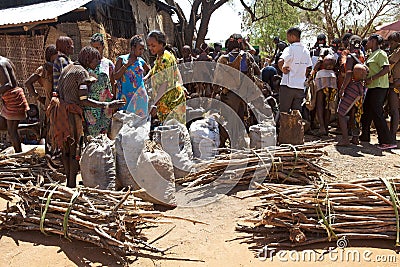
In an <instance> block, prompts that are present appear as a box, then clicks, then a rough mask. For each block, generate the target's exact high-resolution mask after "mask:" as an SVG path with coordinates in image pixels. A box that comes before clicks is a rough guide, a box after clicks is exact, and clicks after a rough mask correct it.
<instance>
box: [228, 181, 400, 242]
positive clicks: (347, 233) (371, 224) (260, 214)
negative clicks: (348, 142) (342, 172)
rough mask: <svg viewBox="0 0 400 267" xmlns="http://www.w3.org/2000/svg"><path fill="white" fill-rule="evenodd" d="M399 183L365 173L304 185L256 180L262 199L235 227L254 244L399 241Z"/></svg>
mask: <svg viewBox="0 0 400 267" xmlns="http://www.w3.org/2000/svg"><path fill="white" fill-rule="evenodd" d="M399 182H400V178H396V179H384V178H381V179H379V178H368V179H363V180H356V181H352V182H338V183H322V184H320V185H307V186H301V185H284V184H281V185H278V184H264V185H260V184H258V186H259V188H261V189H262V191H261V192H260V195H261V200H262V202H261V204H258V205H257V206H256V207H255V209H256V211H255V213H254V214H253V216H251V217H249V218H247V219H242V220H241V221H240V222H239V223H238V224H237V227H236V230H238V231H241V232H247V233H251V234H252V235H251V237H249V240H248V241H249V242H250V243H254V247H259V246H265V245H267V246H268V247H270V248H290V247H298V246H303V245H309V244H315V243H322V242H329V241H337V240H339V241H341V240H346V239H349V240H351V239H353V240H362V239H389V240H391V239H395V240H396V246H399V245H400V238H399V234H400V227H399V209H400V201H399V194H400V183H399ZM337 244H338V246H340V244H339V242H338V243H337Z"/></svg>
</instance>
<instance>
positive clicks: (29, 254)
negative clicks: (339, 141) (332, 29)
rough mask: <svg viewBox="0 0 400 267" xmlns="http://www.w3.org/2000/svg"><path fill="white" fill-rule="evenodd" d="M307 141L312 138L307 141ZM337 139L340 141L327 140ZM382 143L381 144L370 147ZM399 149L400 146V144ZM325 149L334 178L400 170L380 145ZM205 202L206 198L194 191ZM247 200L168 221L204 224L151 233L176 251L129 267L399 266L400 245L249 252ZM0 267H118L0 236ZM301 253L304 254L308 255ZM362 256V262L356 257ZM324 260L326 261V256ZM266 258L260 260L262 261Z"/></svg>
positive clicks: (39, 239) (18, 236)
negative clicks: (266, 254) (243, 224)
mask: <svg viewBox="0 0 400 267" xmlns="http://www.w3.org/2000/svg"><path fill="white" fill-rule="evenodd" d="M308 139H309V140H312V139H313V138H311V137H308ZM325 139H326V140H332V141H334V140H335V137H333V136H330V137H325ZM398 139H399V138H398ZM374 142H375V143H376V142H377V141H376V137H374V138H373V139H372V143H374ZM399 145H400V144H399ZM324 150H325V151H326V152H327V153H328V155H327V156H325V157H324V161H323V162H324V163H323V166H324V167H326V168H327V169H329V170H330V171H331V172H332V173H334V174H335V175H336V176H337V177H338V178H337V179H338V180H349V179H353V178H354V179H357V178H363V177H381V176H383V177H394V176H398V173H399V170H400V149H394V150H392V151H380V150H379V149H377V148H376V147H375V146H374V145H371V144H362V145H360V146H351V147H335V146H334V145H330V146H328V147H326V148H324ZM191 193H192V194H198V195H199V196H200V195H201V194H203V193H204V192H203V191H201V192H199V191H198V192H191ZM246 193H248V191H247V190H246V188H237V189H236V190H235V191H234V192H231V193H230V194H227V195H226V194H220V195H219V194H215V195H213V197H215V199H214V201H213V202H212V203H210V204H207V205H201V202H198V205H197V206H196V207H187V208H185V207H178V208H176V209H174V210H170V211H166V214H169V215H174V216H180V217H185V218H190V219H195V220H199V221H202V222H204V223H206V224H192V223H190V222H187V221H174V222H173V223H172V224H164V225H161V226H159V227H158V228H153V229H151V230H148V232H147V236H148V237H149V240H153V239H155V238H157V237H158V236H160V235H161V234H162V233H164V232H166V231H168V230H170V229H171V228H173V229H172V231H171V232H169V233H168V234H167V235H166V236H165V237H163V238H161V239H160V240H158V241H156V242H155V243H154V245H155V246H157V247H159V248H167V247H171V246H174V247H172V248H171V249H170V250H169V251H168V253H167V254H166V255H164V256H160V257H159V258H157V257H152V258H150V257H139V258H137V259H132V260H133V261H132V262H131V263H130V266H360V265H363V266H399V265H400V264H399V263H400V256H399V255H397V254H396V253H395V251H394V241H378V240H369V241H368V242H366V241H364V242H361V241H358V242H356V241H350V246H349V247H348V248H346V249H344V250H342V249H336V250H334V251H333V252H330V253H327V254H321V253H322V252H324V251H326V248H328V247H333V246H334V245H335V244H322V245H321V246H320V247H308V248H306V251H304V250H298V251H283V252H281V253H280V254H279V255H275V256H274V257H272V258H268V259H266V260H265V259H263V255H258V254H257V253H256V252H254V251H252V250H250V249H249V247H250V246H251V245H252V244H251V243H250V244H249V243H247V242H246V241H247V240H248V239H247V237H249V236H248V235H246V234H242V233H238V232H235V225H236V222H237V221H238V219H239V218H240V217H244V216H246V215H248V214H250V213H251V211H250V210H249V208H251V207H252V206H253V205H254V204H256V203H257V198H255V197H253V198H246V199H243V200H242V199H239V198H238V197H237V196H241V195H243V194H246ZM178 197H179V196H178ZM3 204H4V203H3ZM0 234H1V236H0V255H2V257H0V267H1V266H10V267H17V266H28V265H29V266H32V267H34V266H119V264H118V262H116V260H115V259H114V258H113V257H112V256H111V255H110V254H109V253H107V251H105V250H102V249H100V248H98V247H96V246H94V245H91V244H88V243H83V242H77V241H72V242H70V241H68V240H66V239H64V238H62V237H58V236H54V235H51V236H45V235H43V234H41V233H36V232H35V233H33V232H4V231H3V232H0ZM304 252H308V253H314V254H312V255H317V256H318V257H317V258H316V257H315V256H314V257H311V258H308V257H303V256H302V255H304ZM302 253H303V254H302ZM354 253H355V254H357V255H358V256H360V258H357V256H352V255H355V254H354ZM321 255H322V256H321ZM258 256H261V257H258Z"/></svg>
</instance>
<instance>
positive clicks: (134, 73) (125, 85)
mask: <svg viewBox="0 0 400 267" xmlns="http://www.w3.org/2000/svg"><path fill="white" fill-rule="evenodd" d="M118 59H121V60H122V64H126V63H127V62H128V59H129V54H127V55H122V56H119V57H118V58H117V60H118ZM144 65H145V61H144V60H143V58H141V57H138V58H137V60H136V61H135V63H134V64H133V65H130V66H129V67H128V68H127V69H126V70H125V72H124V75H123V76H122V77H121V78H120V79H118V80H117V99H121V100H124V101H125V102H126V104H125V106H123V107H122V108H120V110H126V111H127V112H131V113H135V114H136V115H138V116H140V117H147V116H148V115H149V108H148V102H149V98H148V96H147V91H146V88H145V86H144V81H143V74H144V68H143V66H144Z"/></svg>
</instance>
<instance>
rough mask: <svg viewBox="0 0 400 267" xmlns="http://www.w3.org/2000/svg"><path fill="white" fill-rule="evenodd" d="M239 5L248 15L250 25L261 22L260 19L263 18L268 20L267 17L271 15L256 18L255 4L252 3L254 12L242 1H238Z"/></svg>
mask: <svg viewBox="0 0 400 267" xmlns="http://www.w3.org/2000/svg"><path fill="white" fill-rule="evenodd" d="M240 3H241V4H242V6H243V7H244V9H245V10H246V11H247V13H249V15H250V19H251V22H252V23H254V22H257V21H259V20H262V19H265V18H268V17H269V16H271V15H272V14H266V15H263V16H261V17H258V18H257V15H256V12H255V10H256V4H257V2H255V3H254V11H253V10H251V7H250V6H248V5H246V3H245V2H244V0H240Z"/></svg>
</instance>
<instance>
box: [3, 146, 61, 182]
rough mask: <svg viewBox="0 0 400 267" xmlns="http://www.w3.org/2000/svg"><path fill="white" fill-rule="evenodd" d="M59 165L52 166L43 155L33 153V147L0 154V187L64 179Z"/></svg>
mask: <svg viewBox="0 0 400 267" xmlns="http://www.w3.org/2000/svg"><path fill="white" fill-rule="evenodd" d="M60 171H61V168H60V166H53V165H52V164H51V163H50V162H49V161H48V160H47V159H46V158H45V157H41V156H40V155H38V154H36V153H35V148H33V149H30V150H29V151H26V152H23V153H16V154H11V155H7V154H2V153H1V154H0V187H1V188H8V187H9V186H10V184H13V185H14V186H18V185H19V183H21V184H26V183H28V182H32V183H33V184H43V183H51V182H61V181H65V176H64V175H63V174H62V173H61V172H60Z"/></svg>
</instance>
